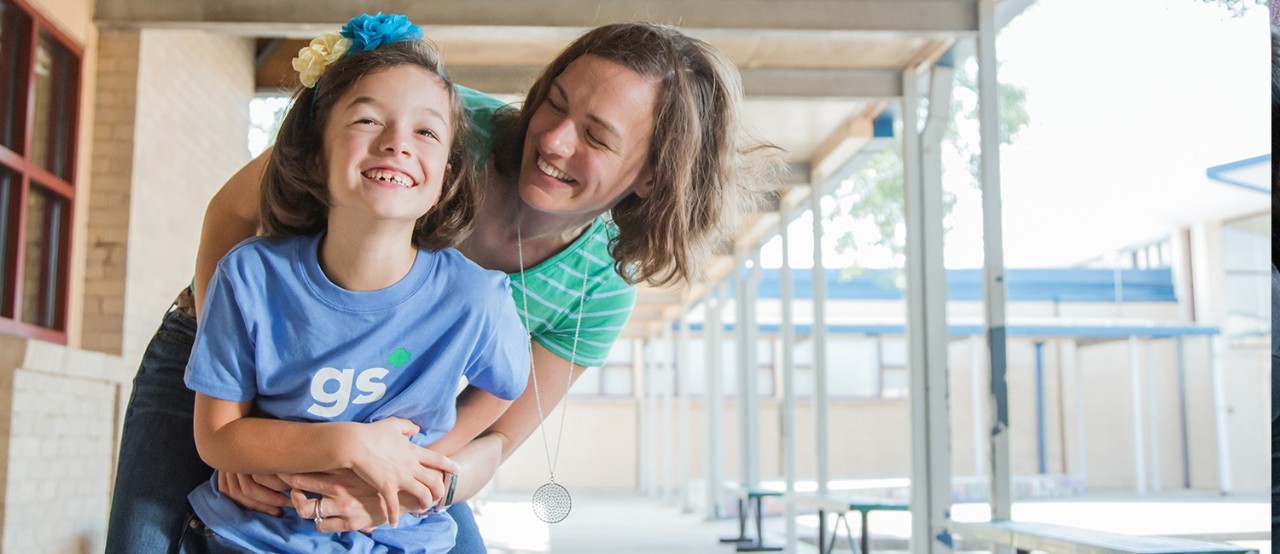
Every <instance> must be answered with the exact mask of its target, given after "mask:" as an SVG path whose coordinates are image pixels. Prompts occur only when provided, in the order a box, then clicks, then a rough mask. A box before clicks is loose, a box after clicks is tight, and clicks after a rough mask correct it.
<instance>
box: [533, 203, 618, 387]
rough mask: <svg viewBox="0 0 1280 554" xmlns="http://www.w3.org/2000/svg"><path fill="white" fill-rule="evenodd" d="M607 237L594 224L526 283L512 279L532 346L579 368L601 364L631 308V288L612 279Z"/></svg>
mask: <svg viewBox="0 0 1280 554" xmlns="http://www.w3.org/2000/svg"><path fill="white" fill-rule="evenodd" d="M611 231H612V227H611V226H610V225H609V224H608V223H606V222H604V221H603V220H597V221H596V222H595V223H594V224H593V225H592V226H591V228H590V229H589V230H588V231H587V232H586V233H585V234H584V236H583V237H581V238H580V239H579V240H578V241H575V243H574V245H573V247H572V248H570V249H569V250H567V251H566V252H565V253H564V255H561V256H556V257H553V258H552V259H550V260H547V262H545V263H544V264H542V265H540V266H539V267H538V268H537V270H536V271H532V272H530V273H529V274H528V275H527V276H526V279H527V281H525V282H523V283H522V282H520V281H518V280H517V279H518V277H515V276H513V279H512V294H513V296H515V297H516V302H517V304H516V305H517V308H518V309H519V311H520V315H521V316H522V317H524V318H525V320H526V321H527V322H528V325H529V327H530V328H531V329H533V338H534V340H535V341H536V342H537V343H538V344H541V345H542V346H543V347H545V348H546V349H547V350H550V351H551V352H552V353H553V354H555V355H557V356H559V357H561V358H564V359H565V360H571V361H573V363H575V364H577V365H580V366H587V367H596V366H600V365H603V364H604V362H605V359H606V358H607V357H608V355H609V350H611V349H612V348H613V343H614V342H615V341H617V340H618V336H619V335H620V334H622V330H623V328H624V327H626V325H627V320H628V319H630V317H631V310H632V308H634V307H635V302H636V291H635V287H633V286H631V285H630V284H628V283H627V282H626V281H625V280H623V279H622V277H620V276H619V275H618V274H617V272H616V271H615V269H614V264H613V257H612V256H610V255H609V248H608V247H609V238H608V237H609V233H610V232H611ZM583 291H585V292H586V294H583ZM575 336H576V339H577V340H576V344H575Z"/></svg>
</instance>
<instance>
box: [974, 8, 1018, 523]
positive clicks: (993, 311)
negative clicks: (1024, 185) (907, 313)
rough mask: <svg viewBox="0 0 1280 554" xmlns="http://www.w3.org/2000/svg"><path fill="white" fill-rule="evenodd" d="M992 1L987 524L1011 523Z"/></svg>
mask: <svg viewBox="0 0 1280 554" xmlns="http://www.w3.org/2000/svg"><path fill="white" fill-rule="evenodd" d="M995 7H996V0H979V1H978V40H977V46H978V112H979V118H978V123H979V132H980V134H981V139H980V144H981V146H980V148H981V150H982V155H981V158H980V162H981V166H982V172H981V173H982V175H981V176H982V238H983V240H982V253H983V271H982V275H983V287H982V290H983V298H984V305H985V314H986V327H987V333H986V334H987V360H988V362H989V363H990V364H991V379H990V381H989V382H990V384H991V396H990V397H989V398H990V403H991V409H990V410H989V412H988V413H989V414H990V416H991V419H992V421H991V434H990V437H991V442H990V447H989V450H988V451H989V452H990V459H989V460H988V463H989V464H990V465H991V519H1010V517H1012V515H1013V510H1012V494H1011V493H1012V488H1013V481H1012V478H1011V475H1010V467H1009V466H1010V461H1009V460H1010V457H1009V390H1008V383H1007V381H1006V377H1005V371H1006V369H1007V367H1008V362H1007V358H1006V356H1007V350H1006V346H1005V338H1006V337H1005V332H1006V329H1005V301H1006V295H1005V281H1004V225H1003V224H1002V222H1001V220H1000V217H1001V213H1002V210H1001V200H1000V88H999V81H998V80H997V78H996V31H997V30H998V27H997V25H996V19H995Z"/></svg>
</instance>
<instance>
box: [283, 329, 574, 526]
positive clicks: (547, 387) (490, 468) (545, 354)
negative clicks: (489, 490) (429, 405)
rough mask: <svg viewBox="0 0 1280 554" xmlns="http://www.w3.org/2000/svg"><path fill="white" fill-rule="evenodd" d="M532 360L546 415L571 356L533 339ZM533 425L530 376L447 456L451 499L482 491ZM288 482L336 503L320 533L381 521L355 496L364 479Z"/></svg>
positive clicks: (302, 507)
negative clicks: (453, 467)
mask: <svg viewBox="0 0 1280 554" xmlns="http://www.w3.org/2000/svg"><path fill="white" fill-rule="evenodd" d="M533 360H534V363H536V364H537V367H538V372H539V373H538V377H539V378H538V384H539V385H541V386H540V387H539V388H538V395H539V396H541V397H542V402H543V404H542V405H543V408H544V413H545V415H546V416H547V417H550V415H551V414H550V412H551V410H552V409H553V408H555V406H557V405H558V404H560V400H562V399H563V398H564V395H565V392H566V391H567V390H568V389H567V388H566V386H565V384H566V383H565V379H566V377H567V376H566V375H565V372H566V371H568V370H569V361H568V360H566V359H564V358H561V357H559V356H557V355H555V354H553V353H551V351H549V350H547V349H546V348H545V347H543V346H542V345H540V344H537V343H534V345H533ZM543 368H545V369H543ZM585 369H586V368H584V367H582V366H578V365H575V366H573V379H574V380H575V381H576V380H577V379H578V377H579V376H581V375H582V372H583V370H585ZM459 421H461V416H459ZM537 428H538V407H537V404H536V403H535V401H534V393H533V376H532V375H530V380H529V384H528V386H526V387H525V390H524V393H523V394H521V395H520V397H519V398H517V399H516V400H515V402H513V403H512V404H511V407H510V408H508V409H507V411H506V412H505V413H503V414H502V416H501V417H499V418H498V420H497V421H496V422H494V424H493V425H491V426H490V427H489V429H488V430H487V431H485V433H484V434H483V435H481V436H480V437H478V438H476V439H475V440H472V441H471V442H469V443H467V444H466V445H465V446H463V447H462V448H461V449H460V450H458V451H457V452H456V453H454V454H452V455H450V459H452V460H453V462H456V463H457V465H458V466H459V469H458V470H457V473H458V484H457V488H456V489H454V493H453V501H454V502H455V503H457V502H461V501H463V500H467V499H469V498H471V497H473V496H475V494H476V493H478V492H480V489H482V488H484V486H485V484H487V483H488V482H489V480H490V479H492V478H493V475H494V474H495V473H496V472H497V471H498V466H499V465H500V464H501V463H502V462H503V460H506V459H507V457H508V456H510V455H511V453H512V452H515V450H516V448H517V447H519V446H520V444H521V443H523V442H524V441H525V439H527V438H529V435H532V434H533V432H534V431H535V430H536V429H537ZM441 440H444V439H441ZM437 444H439V443H437ZM434 447H435V445H433V448H434ZM437 467H438V466H437ZM437 475H439V474H438V473H437ZM287 481H288V482H289V484H290V485H291V486H292V487H294V488H295V489H302V490H306V491H310V492H314V493H319V494H322V495H324V496H325V506H331V505H333V506H339V507H340V508H339V510H340V511H339V512H337V513H339V514H340V515H341V516H342V517H341V518H338V519H329V518H326V519H325V520H324V523H323V524H321V525H319V526H317V528H318V529H320V530H321V531H323V532H326V533H336V532H340V531H353V530H358V529H364V528H366V527H376V526H378V525H381V524H382V523H383V521H382V520H381V516H380V515H379V514H373V513H369V512H368V510H366V509H364V508H363V506H364V505H367V503H364V502H361V501H360V500H359V499H360V498H361V497H363V496H366V495H368V494H370V493H371V492H372V491H368V490H365V489H364V485H363V484H362V483H355V482H353V480H352V479H348V478H345V477H344V476H342V475H329V474H324V475H322V474H314V473H312V474H305V475H291V476H288V479H287ZM310 504H311V502H310V501H308V502H306V503H305V504H304V503H300V502H298V501H297V499H296V498H295V502H294V508H295V509H297V510H299V512H298V513H300V514H304V515H305V513H310V512H307V510H310V509H311V508H310V507H309V506H310ZM304 512H305V513H304ZM327 512H328V510H327V509H326V513H327Z"/></svg>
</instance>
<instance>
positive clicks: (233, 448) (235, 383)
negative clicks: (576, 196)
mask: <svg viewBox="0 0 1280 554" xmlns="http://www.w3.org/2000/svg"><path fill="white" fill-rule="evenodd" d="M370 22H372V23H377V24H378V26H377V27H376V29H379V30H378V31H377V32H376V33H373V34H372V35H371V36H366V35H363V34H361V33H359V32H348V31H349V29H350V28H351V27H353V26H354V27H356V28H357V31H358V29H359V28H360V27H361V26H367V25H368V24H369V23H370ZM388 28H390V29H392V30H391V31H387V30H386V29H388ZM344 35H346V36H347V37H349V38H341V37H338V36H337V35H331V36H328V37H322V38H321V39H318V42H313V47H314V48H316V49H317V50H318V51H319V52H320V54H322V56H321V57H322V58H325V59H324V60H322V61H321V63H320V65H321V66H322V67H319V68H315V67H311V66H308V64H306V63H305V62H306V61H307V60H306V59H305V58H300V59H302V61H303V62H304V63H300V64H296V65H300V66H303V69H304V71H305V70H306V69H318V70H322V71H323V72H322V73H321V74H320V76H319V77H318V82H315V81H314V80H313V81H312V83H311V85H312V86H309V87H306V88H304V89H302V91H301V92H300V93H299V95H298V96H297V98H296V100H295V102H294V105H293V107H292V108H291V109H290V111H289V113H288V115H287V116H286V118H285V121H284V124H283V127H282V130H281V132H280V135H279V138H278V142H277V146H276V153H275V155H274V156H272V158H271V160H270V162H269V163H268V165H267V169H266V172H265V176H264V180H263V184H262V204H261V206H262V208H261V209H262V221H263V226H264V228H265V231H266V233H265V236H264V237H262V238H255V239H250V240H248V241H245V242H243V243H241V244H240V245H239V246H237V247H236V248H234V249H232V250H231V252H229V253H228V254H227V255H226V256H225V257H223V259H222V260H221V262H220V263H219V264H218V267H217V270H216V272H215V274H214V276H213V279H212V280H211V282H210V284H209V289H208V292H207V294H206V296H205V304H204V309H203V311H202V314H203V317H202V318H201V325H200V327H199V330H198V332H197V334H196V341H195V347H194V351H193V353H192V355H191V361H190V363H189V364H188V366H187V373H186V383H187V385H188V386H189V387H190V388H191V389H192V390H194V391H196V400H195V440H196V446H197V448H198V449H199V452H200V456H201V458H202V459H204V461H205V462H206V463H208V464H209V465H210V466H212V467H213V468H215V469H217V470H219V471H225V472H237V473H262V474H272V473H301V472H318V471H331V470H350V471H352V472H353V473H354V474H355V475H357V476H358V477H359V478H360V479H361V480H363V481H364V482H365V483H367V485H368V486H370V487H371V488H373V489H374V490H376V491H378V495H379V496H380V497H381V498H382V501H381V505H382V510H383V513H384V514H385V515H386V516H387V518H388V519H389V521H390V525H384V526H379V527H376V528H372V529H367V530H366V531H365V532H361V531H348V532H342V533H333V534H326V533H322V532H320V531H318V530H317V528H316V525H315V524H316V523H321V522H323V520H324V505H323V499H322V498H314V499H311V500H309V501H307V500H302V501H303V502H307V503H308V504H309V506H308V508H309V512H310V513H309V514H308V515H307V516H306V517H305V518H303V517H300V516H299V514H298V513H297V512H295V511H293V510H288V511H286V512H285V513H283V514H282V516H281V517H278V518H277V517H272V516H268V515H265V514H261V513H258V512H254V511H250V510H245V509H242V508H240V507H239V506H238V505H237V504H235V503H234V502H233V501H231V500H230V499H229V498H227V497H226V496H224V495H222V494H220V493H219V492H218V490H217V483H218V480H217V477H215V478H213V479H211V480H209V481H208V482H205V483H204V484H203V485H201V486H199V487H197V488H196V490H195V491H194V492H192V493H191V495H190V496H189V499H190V502H191V505H192V507H193V508H194V509H195V512H196V516H197V517H199V519H200V520H201V521H203V523H204V525H206V526H207V527H208V528H209V529H210V530H211V531H212V533H213V535H214V536H213V537H209V540H211V541H212V542H213V543H214V544H215V546H216V547H230V548H239V549H247V550H251V551H259V552H383V551H395V552H446V551H448V550H449V549H450V548H452V547H453V543H454V533H455V528H454V523H453V520H452V519H451V518H450V517H449V516H448V514H447V513H439V514H434V513H427V514H421V515H408V514H406V515H404V516H403V517H400V514H399V513H398V512H399V509H400V494H401V493H402V492H403V493H405V494H406V495H408V496H409V497H411V498H415V499H417V500H418V502H419V503H420V504H423V505H428V506H429V505H431V504H433V499H435V498H439V497H440V495H439V494H438V492H435V491H432V490H430V487H429V486H428V485H429V484H430V483H432V482H433V474H432V473H430V471H431V470H429V469H428V467H427V466H426V465H424V464H428V463H430V462H431V460H433V458H431V457H430V456H429V455H428V453H427V452H428V451H427V450H424V449H423V448H422V447H430V448H431V449H432V450H435V451H436V452H439V453H443V454H451V453H453V451H455V450H457V449H458V448H459V447H461V446H462V445H464V444H466V443H467V442H468V441H470V440H471V439H473V438H475V437H476V436H477V435H478V434H479V433H480V432H481V431H483V430H484V429H485V428H486V427H488V426H489V425H490V424H492V423H493V422H494V421H495V420H496V419H497V417H498V416H499V415H501V413H502V412H503V411H504V410H505V409H506V408H507V406H508V405H509V404H510V401H511V400H512V399H514V398H516V397H517V396H519V395H520V393H521V392H522V391H523V390H524V386H525V379H526V375H527V372H528V370H527V367H528V345H527V342H526V339H525V336H526V335H525V333H524V328H523V326H522V325H521V322H520V319H519V318H518V316H517V314H516V310H515V307H514V306H513V305H512V303H511V301H510V295H511V292H510V288H509V283H508V280H507V277H506V276H505V275H503V274H502V273H499V272H494V271H487V270H484V269H481V268H480V267H479V266H477V265H475V264H474V263H472V262H471V261H469V260H467V259H466V258H464V257H463V256H462V255H461V254H459V253H458V252H457V251H456V250H454V249H452V248H449V246H450V245H452V244H453V243H454V242H456V241H457V240H458V238H459V237H460V236H461V234H462V233H463V232H464V231H465V230H466V227H467V225H469V223H470V219H471V215H472V213H473V212H474V203H475V191H474V190H473V188H472V187H473V186H474V185H473V183H472V181H471V179H470V173H471V172H470V167H469V165H470V164H471V162H470V161H468V160H467V159H466V156H465V136H466V133H465V132H464V130H465V128H466V124H465V121H466V120H465V115H464V112H463V110H462V104H461V100H460V98H459V97H458V94H457V93H456V92H455V90H454V88H453V86H452V84H451V83H450V82H449V81H448V80H447V78H446V77H445V76H444V74H443V73H442V72H441V71H440V67H439V60H438V57H437V54H436V52H435V50H434V49H433V48H432V47H431V46H429V45H428V44H426V43H424V42H422V41H421V36H422V35H421V31H419V30H418V29H417V27H414V26H412V25H410V24H409V23H408V21H407V20H404V19H403V18H402V17H399V18H398V19H397V18H396V17H389V16H382V15H381V14H379V16H374V17H370V16H362V17H359V18H356V19H353V20H352V22H351V23H349V24H348V26H347V28H344ZM344 41H345V42H344ZM348 44H349V47H348ZM328 59H333V61H332V62H331V63H332V65H329V64H327V63H323V62H325V61H328ZM307 81H308V79H307V78H306V74H305V73H304V79H303V82H304V84H306V83H307ZM410 333H412V335H413V338H412V340H410V338H409V336H408V335H409V334H410ZM462 377H465V378H466V379H467V381H468V383H469V386H468V388H467V389H466V390H465V391H464V392H463V393H462V395H461V396H459V397H458V398H457V400H456V402H457V408H456V409H457V416H456V423H455V398H454V393H455V391H456V390H457V386H458V383H459V379H460V378H462ZM434 480H435V482H438V477H434ZM397 523H398V524H399V525H398V527H397V526H396V525H397Z"/></svg>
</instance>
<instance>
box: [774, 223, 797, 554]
mask: <svg viewBox="0 0 1280 554" xmlns="http://www.w3.org/2000/svg"><path fill="white" fill-rule="evenodd" d="M779 212H780V213H779V215H780V218H781V220H782V225H781V227H780V231H779V233H780V234H781V237H782V268H781V270H780V274H779V285H780V286H781V288H782V291H781V293H782V294H781V295H780V296H781V297H782V298H781V300H782V306H781V307H782V409H781V411H780V423H781V429H780V431H781V434H782V475H783V480H784V481H786V492H787V494H788V495H789V494H792V493H794V492H795V490H796V368H795V343H796V329H795V321H794V319H793V317H792V308H793V306H792V301H793V300H794V297H795V283H794V282H792V276H791V233H790V231H789V230H788V228H789V227H790V226H791V225H790V222H791V213H790V210H789V209H788V208H787V201H786V198H783V199H782V203H781V209H780V210H779ZM786 536H787V540H786V551H787V552H795V550H796V544H797V542H796V541H797V540H798V536H797V534H796V505H795V503H794V502H793V501H792V500H787V508H786Z"/></svg>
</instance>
